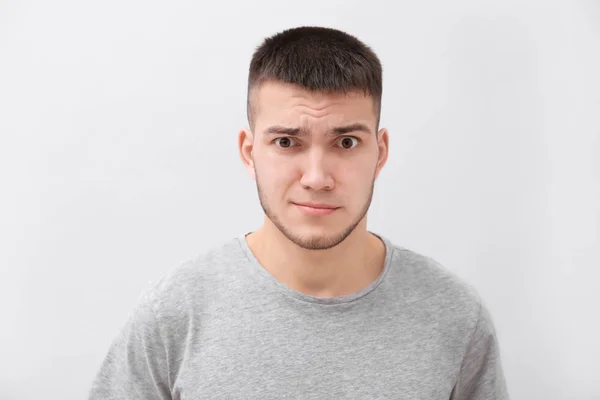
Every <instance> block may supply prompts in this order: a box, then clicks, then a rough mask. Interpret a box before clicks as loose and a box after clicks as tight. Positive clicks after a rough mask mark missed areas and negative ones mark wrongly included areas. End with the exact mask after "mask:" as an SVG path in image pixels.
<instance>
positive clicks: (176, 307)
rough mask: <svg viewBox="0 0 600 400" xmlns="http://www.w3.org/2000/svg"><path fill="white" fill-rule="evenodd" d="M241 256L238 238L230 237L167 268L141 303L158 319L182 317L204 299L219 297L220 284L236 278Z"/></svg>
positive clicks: (142, 296) (145, 291) (143, 295)
mask: <svg viewBox="0 0 600 400" xmlns="http://www.w3.org/2000/svg"><path fill="white" fill-rule="evenodd" d="M242 257H244V253H243V251H242V250H241V247H240V244H239V239H238V238H237V237H236V238H232V239H230V240H227V241H224V242H222V243H219V244H217V245H214V246H213V247H211V248H209V249H207V250H205V251H203V252H201V253H199V254H197V255H196V256H195V257H194V258H190V259H188V260H185V261H183V262H181V263H179V264H176V265H174V266H171V267H170V268H168V269H167V270H166V271H165V272H164V273H163V274H162V276H160V278H159V279H158V280H157V281H156V282H153V283H150V285H149V286H148V287H147V288H146V289H145V290H144V292H143V293H142V295H141V297H140V301H143V302H145V303H149V304H151V307H152V308H153V309H154V311H155V313H156V314H157V316H158V317H159V318H160V319H164V318H171V317H175V316H180V317H185V316H186V315H187V314H188V313H189V312H190V311H198V307H202V306H203V304H205V303H206V302H205V301H204V300H207V299H211V298H215V297H218V293H219V290H222V288H223V283H224V282H226V280H227V279H229V278H231V276H233V275H235V274H234V273H235V269H236V268H239V266H240V260H242Z"/></svg>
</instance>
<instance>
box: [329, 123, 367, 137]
mask: <svg viewBox="0 0 600 400" xmlns="http://www.w3.org/2000/svg"><path fill="white" fill-rule="evenodd" d="M350 132H363V133H368V134H370V133H371V130H370V129H369V127H368V126H366V125H365V124H361V123H360V122H357V123H355V124H350V125H346V126H340V127H337V128H333V131H332V135H336V136H337V135H344V134H346V133H350Z"/></svg>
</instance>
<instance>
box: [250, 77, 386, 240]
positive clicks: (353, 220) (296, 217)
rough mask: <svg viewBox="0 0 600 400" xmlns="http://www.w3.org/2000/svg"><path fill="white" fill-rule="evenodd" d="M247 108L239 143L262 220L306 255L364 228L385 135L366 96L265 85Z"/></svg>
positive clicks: (281, 85)
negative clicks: (249, 123) (248, 121)
mask: <svg viewBox="0 0 600 400" xmlns="http://www.w3.org/2000/svg"><path fill="white" fill-rule="evenodd" d="M252 104H253V110H254V114H253V117H254V118H253V121H254V129H253V131H252V132H245V131H243V132H241V133H240V146H241V150H242V154H244V151H246V156H247V157H246V160H249V161H248V162H247V166H248V168H249V171H250V174H251V176H252V177H253V178H254V179H255V180H256V184H257V188H258V194H259V199H260V203H261V206H262V208H263V210H264V212H265V215H266V217H267V218H268V219H266V222H267V223H269V222H270V223H272V224H273V225H275V226H276V227H277V228H278V229H279V230H280V231H281V232H282V233H283V234H284V235H285V236H286V237H287V238H288V239H289V240H291V241H292V242H294V243H295V244H297V245H298V246H300V247H302V248H305V249H311V250H322V249H328V248H331V247H334V246H336V245H337V244H339V243H340V242H342V241H343V240H344V239H345V238H346V237H347V236H348V235H350V234H351V233H352V232H353V231H354V229H355V228H356V227H357V226H359V224H363V225H364V226H365V227H366V218H365V217H366V214H367V211H368V209H369V206H370V204H371V198H372V195H373V186H374V182H375V179H376V178H377V176H378V174H379V171H380V170H381V168H382V167H383V165H384V164H385V161H386V159H387V149H388V135H387V131H386V130H385V129H382V130H381V131H380V132H379V134H378V135H377V134H376V129H377V126H376V125H377V116H376V113H375V110H374V104H373V100H372V98H371V97H367V96H364V95H363V94H362V93H353V94H349V95H344V94H324V93H314V92H310V91H308V90H305V89H303V88H300V87H298V86H295V85H290V84H285V83H274V82H269V83H265V84H263V85H262V86H261V87H260V88H258V89H257V90H256V92H255V93H254V95H253V102H252ZM244 149H245V150H244ZM302 204H305V205H306V204H312V205H318V206H321V207H330V208H333V209H329V210H323V209H322V208H321V209H314V208H310V207H305V206H303V205H302Z"/></svg>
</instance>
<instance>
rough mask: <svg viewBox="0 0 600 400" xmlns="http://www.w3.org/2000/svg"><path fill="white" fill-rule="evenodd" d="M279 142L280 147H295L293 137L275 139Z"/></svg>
mask: <svg viewBox="0 0 600 400" xmlns="http://www.w3.org/2000/svg"><path fill="white" fill-rule="evenodd" d="M277 142H279V147H281V148H284V149H287V148H288V147H294V146H293V145H292V143H293V142H294V140H293V139H292V138H291V137H280V138H277V139H275V143H277Z"/></svg>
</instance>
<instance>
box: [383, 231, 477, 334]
mask: <svg viewBox="0 0 600 400" xmlns="http://www.w3.org/2000/svg"><path fill="white" fill-rule="evenodd" d="M391 247H392V249H393V253H392V259H391V265H390V270H389V272H388V274H389V276H388V279H389V281H390V282H391V285H393V287H394V292H395V293H396V296H399V297H400V301H401V302H402V303H410V304H414V305H415V306H417V305H420V306H421V307H429V310H430V311H432V312H435V311H437V312H439V313H440V314H443V315H444V316H445V317H446V318H452V319H454V320H455V321H462V322H463V323H464V324H465V325H467V326H468V328H467V326H465V328H467V329H469V328H474V327H475V325H477V323H478V321H479V320H480V318H481V317H482V314H483V316H485V315H487V314H486V312H485V310H484V309H483V308H484V305H483V301H482V297H481V296H480V294H479V292H478V290H477V289H476V288H475V287H474V285H473V284H471V283H469V282H467V281H466V280H465V279H464V278H461V277H459V276H458V275H457V274H456V273H455V272H453V271H451V270H450V269H448V268H447V267H445V266H444V265H442V264H441V263H440V262H439V261H437V260H436V259H434V258H432V257H430V256H427V255H424V254H420V253H418V252H415V251H413V250H409V249H407V248H404V247H401V246H398V245H396V244H392V243H391Z"/></svg>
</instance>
